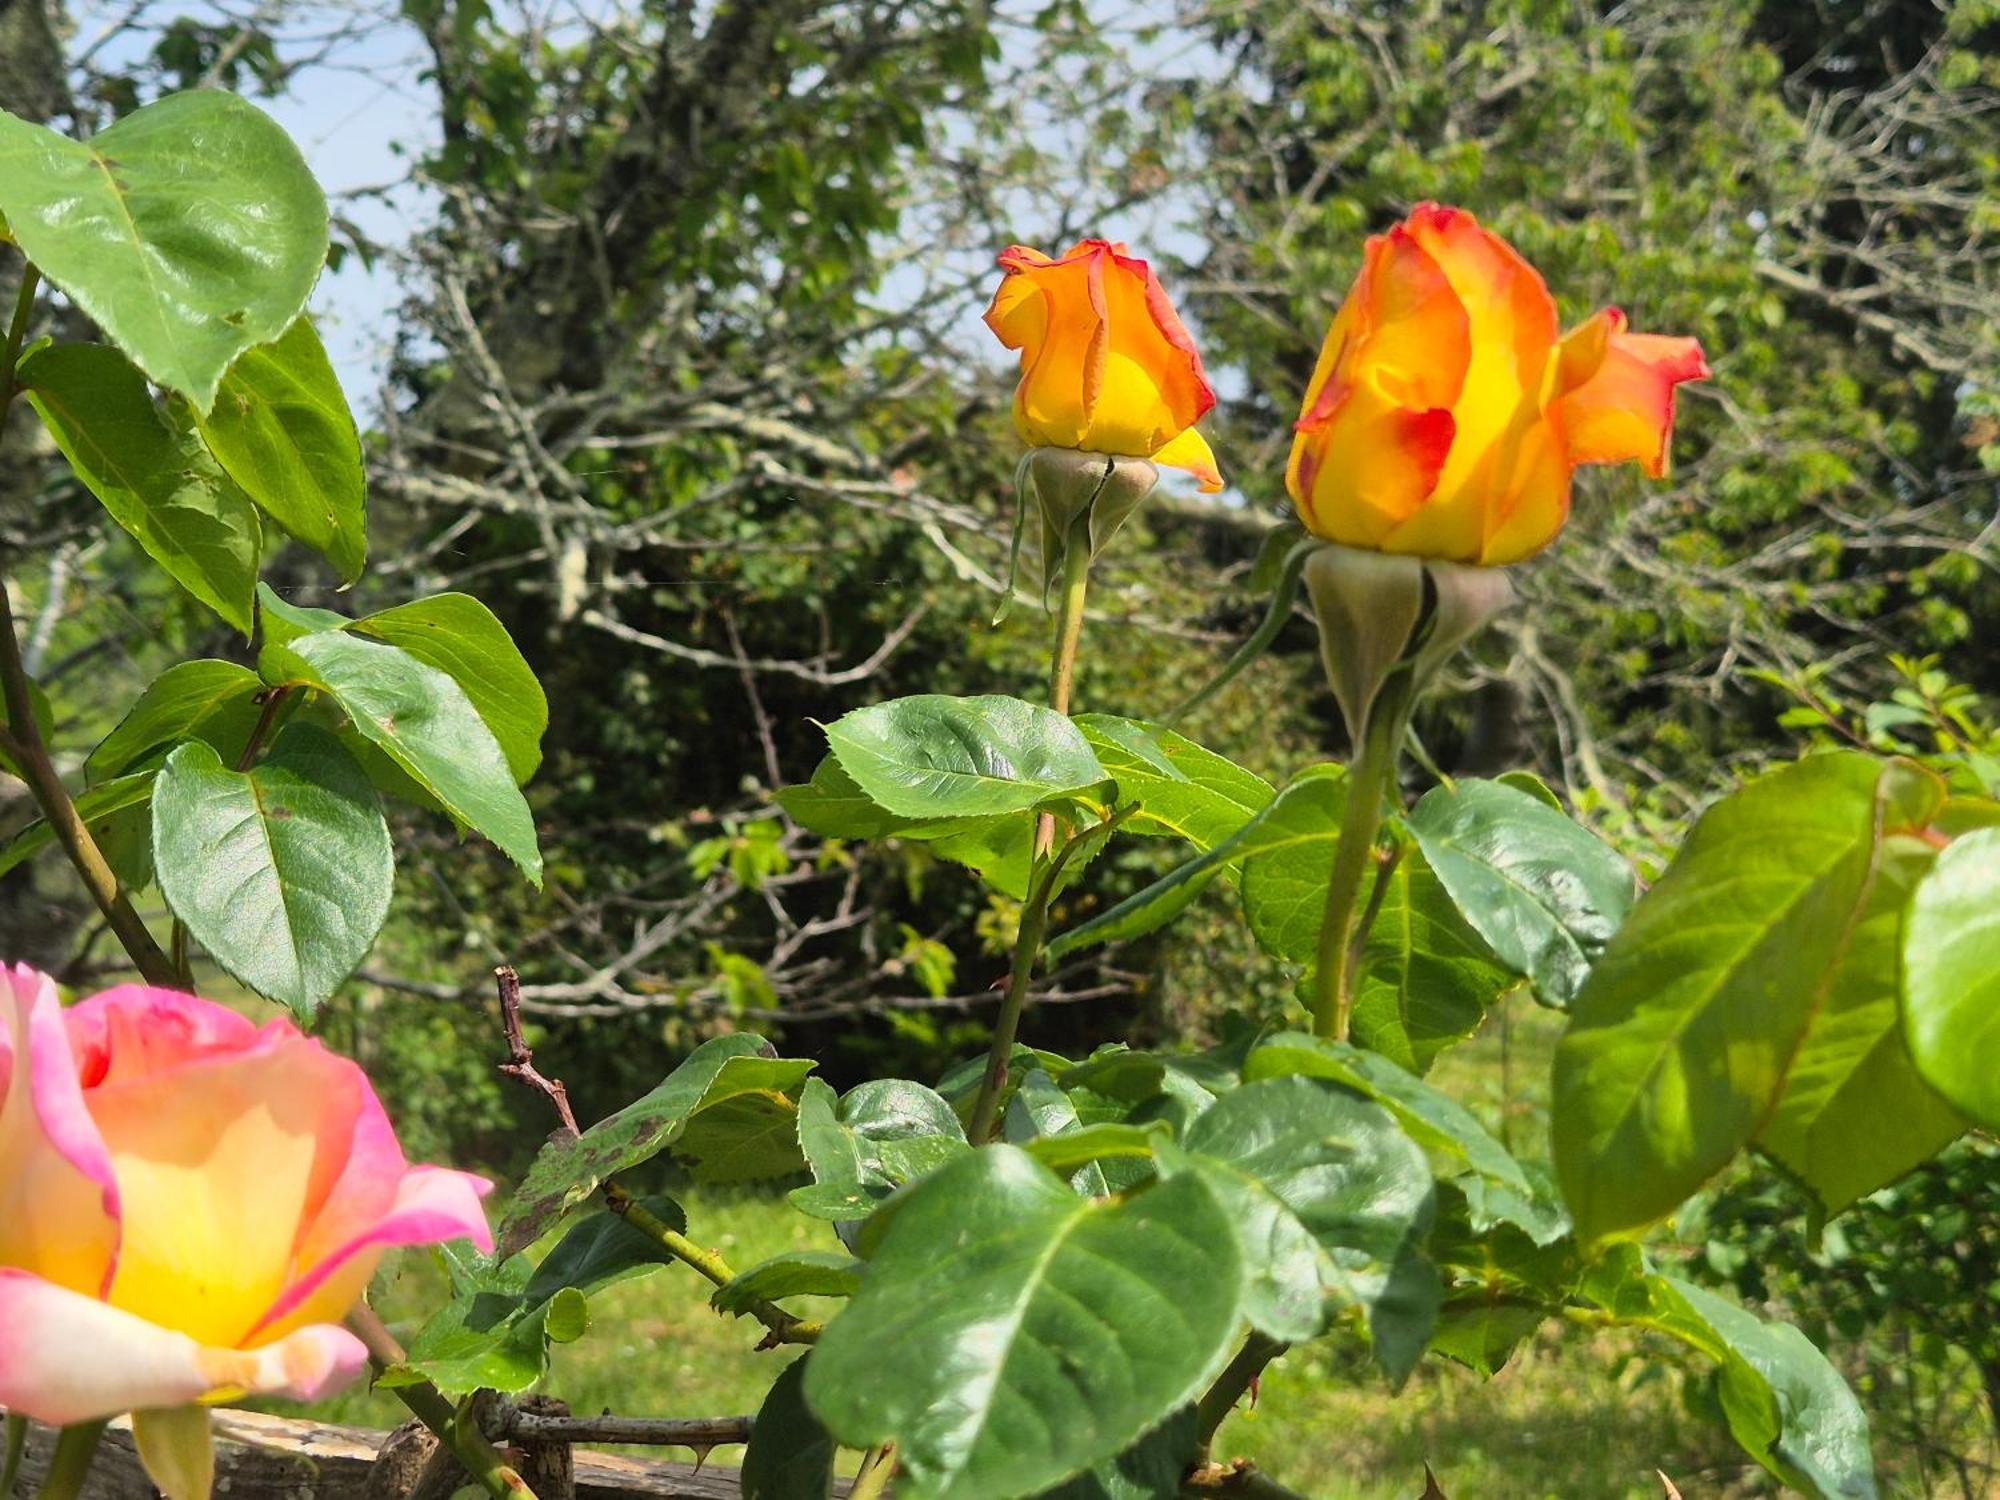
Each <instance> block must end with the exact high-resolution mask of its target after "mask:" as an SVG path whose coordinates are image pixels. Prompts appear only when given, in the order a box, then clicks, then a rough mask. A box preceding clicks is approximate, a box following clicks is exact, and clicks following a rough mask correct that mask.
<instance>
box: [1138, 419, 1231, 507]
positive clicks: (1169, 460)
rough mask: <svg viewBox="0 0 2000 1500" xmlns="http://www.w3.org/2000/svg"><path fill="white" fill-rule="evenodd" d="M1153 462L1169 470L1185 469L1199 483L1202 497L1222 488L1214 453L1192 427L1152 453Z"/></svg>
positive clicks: (1206, 441) (1219, 471) (1220, 473)
mask: <svg viewBox="0 0 2000 1500" xmlns="http://www.w3.org/2000/svg"><path fill="white" fill-rule="evenodd" d="M1153 462H1154V463H1156V464H1160V465H1162V466H1163V467H1165V468H1169V469H1186V470H1187V471H1188V473H1190V474H1192V475H1194V477H1195V478H1196V479H1199V480H1200V481H1201V492H1202V493H1203V494H1204V495H1213V494H1214V493H1216V491H1218V490H1220V489H1221V488H1222V470H1221V469H1219V468H1217V467H1216V464H1215V452H1214V450H1213V449H1211V448H1210V447H1209V446H1208V439H1207V438H1205V437H1203V436H1202V435H1201V434H1200V433H1199V432H1197V431H1195V430H1194V428H1192V427H1190V428H1188V430H1187V431H1186V432H1183V433H1182V434H1181V435H1180V436H1179V437H1177V438H1175V439H1173V440H1172V441H1171V442H1169V443H1168V444H1167V445H1166V446H1165V447H1164V448H1161V449H1160V450H1159V451H1158V452H1156V453H1154V455H1153Z"/></svg>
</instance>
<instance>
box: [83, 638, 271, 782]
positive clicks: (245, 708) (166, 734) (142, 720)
mask: <svg viewBox="0 0 2000 1500" xmlns="http://www.w3.org/2000/svg"><path fill="white" fill-rule="evenodd" d="M263 691H264V683H263V680H262V679H261V678H259V677H258V676H257V674H256V673H255V672H253V671H251V670H250V669H249V668H248V667H239V666H238V665H236V663H235V662H233V661H184V662H180V663H178V664H177V665H175V666H171V667H168V668H167V670H166V671H164V672H162V673H161V674H160V675H159V676H158V677H155V678H154V679H153V680H152V682H151V683H149V684H148V685H147V687H146V691H145V692H143V693H141V694H140V695H139V701H138V702H137V703H134V704H133V705H132V706H131V708H129V709H127V710H126V712H125V717H124V718H122V719H120V720H119V721H118V727H117V728H116V729H113V730H112V731H111V733H109V734H107V735H106V736H105V737H104V739H103V740H102V742H100V743H99V745H98V747H97V748H96V749H95V750H93V751H91V752H90V758H89V759H87V760H86V761H84V763H83V777H84V780H85V781H86V782H89V783H91V784H93V785H95V784H96V783H98V782H101V781H104V780H106V779H108V778H110V777H113V776H116V775H118V774H119V773H120V772H121V771H126V770H129V769H130V768H131V766H132V764H133V763H134V762H135V761H138V760H141V759H143V758H144V757H145V756H146V755H147V754H148V753H150V752H151V751H154V750H157V749H159V748H160V747H161V746H162V745H171V744H174V743H176V742H177V741H180V740H184V739H201V740H206V741H207V742H208V743H209V744H211V745H213V746H214V747H215V749H216V753H217V754H218V755H219V756H220V757H221V758H222V759H223V760H224V761H226V762H231V763H233V762H234V761H235V760H236V758H237V757H238V756H240V755H241V754H242V753H243V747H244V745H245V744H247V743H248V742H249V739H250V735H251V732H252V730H253V729H254V728H255V726H256V723H257V719H258V715H259V705H258V703H257V697H258V695H259V694H260V693H262V692H263Z"/></svg>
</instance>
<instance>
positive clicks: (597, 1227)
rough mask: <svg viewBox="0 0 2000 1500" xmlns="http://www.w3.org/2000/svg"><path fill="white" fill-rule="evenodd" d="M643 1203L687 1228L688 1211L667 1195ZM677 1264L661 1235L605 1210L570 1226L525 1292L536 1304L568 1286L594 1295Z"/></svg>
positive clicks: (673, 1223)
mask: <svg viewBox="0 0 2000 1500" xmlns="http://www.w3.org/2000/svg"><path fill="white" fill-rule="evenodd" d="M638 1202H639V1206H640V1207H641V1208H643V1209H645V1210H646V1212H648V1213H650V1214H651V1215H652V1216H653V1217H654V1218H656V1219H658V1220H660V1221H661V1222H662V1223H664V1224H667V1225H669V1226H670V1227H672V1228H674V1229H677V1230H682V1231H685V1230H686V1229H687V1212H686V1210H684V1209H683V1208H682V1207H681V1206H680V1204H678V1203H677V1202H675V1201H674V1200H673V1199H672V1198H669V1197H666V1196H665V1195H663V1194H662V1195H656V1196H652V1197H646V1198H641V1199H639V1200H638ZM671 1264H673V1256H671V1255H670V1254H668V1253H667V1251H666V1250H665V1249H664V1248H663V1247H662V1246H661V1244H660V1242H659V1241H658V1240H656V1239H654V1238H653V1237H652V1236H651V1235H649V1234H647V1233H645V1232H644V1231H643V1230H639V1229H635V1228H633V1227H632V1225H631V1223H630V1222H629V1221H627V1220H626V1218H625V1216H624V1215H623V1214H615V1213H613V1212H611V1210H610V1209H603V1210H601V1211H599V1212H597V1213H594V1214H592V1215H590V1216H589V1217H588V1218H585V1219H579V1220H578V1221H577V1222H576V1223H574V1224H572V1225H571V1226H570V1227H569V1229H568V1230H567V1231H566V1232H565V1233H564V1234H563V1237H562V1238H561V1239H559V1240H557V1241H556V1243H555V1247H554V1248H553V1249H551V1250H550V1251H549V1253H548V1254H547V1255H545V1256H543V1257H542V1263H541V1264H540V1265H538V1266H536V1267H535V1272H534V1275H533V1276H531V1277H529V1279H528V1282H527V1285H526V1286H525V1287H523V1288H522V1296H523V1297H524V1298H525V1299H526V1300H527V1301H528V1302H529V1303H531V1304H532V1303H541V1302H546V1301H548V1299H549V1298H551V1297H553V1296H555V1294H556V1293H557V1292H559V1291H561V1290H563V1289H564V1288H565V1287H569V1288H572V1289H574V1290H576V1291H580V1292H584V1293H586V1294H594V1293H596V1292H600V1291H602V1290H603V1289H604V1288H605V1287H608V1286H612V1285H615V1284H616V1283H618V1282H620V1281H625V1280H629V1279H630V1278H631V1277H634V1276H643V1275H644V1274H646V1273H647V1272H648V1271H652V1270H654V1269H656V1268H658V1267H660V1266H664V1265H671Z"/></svg>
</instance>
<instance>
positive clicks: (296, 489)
mask: <svg viewBox="0 0 2000 1500" xmlns="http://www.w3.org/2000/svg"><path fill="white" fill-rule="evenodd" d="M195 420H196V423H197V424H198V425H199V427H200V428H201V435H202V439H203V441H204V442H206V443H207V444H208V451H209V452H211V453H213V454H214V455H215V457H216V460H217V461H218V462H219V463H221V465H222V467H223V469H224V470H225V471H226V472H227V473H228V475H229V477H230V478H231V479H233V480H235V481H236V482H237V484H238V485H240V486H242V489H243V493H244V494H246V495H248V496H249V497H250V498H251V499H252V500H254V501H256V502H257V504H258V506H259V507H260V508H261V509H262V510H263V512H264V514H265V515H267V516H269V517H270V518H271V519H272V520H274V521H276V522H277V523H278V524H279V525H280V526H282V527H283V528H284V529H285V530H286V531H287V532H289V533H290V534H291V535H293V536H294V537H297V538H298V539H299V540H300V541H301V542H304V543H305V544H306V545H307V546H308V547H311V548H312V549H313V550H314V551H315V552H318V553H320V554H321V555H322V556H324V557H325V558H326V560H327V561H328V562H330V563H332V564H333V567H334V571H335V572H337V573H338V574H339V575H340V578H341V581H342V582H343V583H352V582H354V580H355V579H356V578H358V577H360V576H361V564H362V562H363V561H364V560H365V559H366V557H367V555H368V522H367V515H366V499H367V493H368V481H367V476H366V474H365V473H364V471H363V468H362V460H361V434H360V433H359V432H357V431H356V430H355V426H354V415H353V413H352V412H350V411H349V410H348V408H347V397H346V396H345V395H344V394H342V392H341V389H340V381H339V379H338V377H336V376H335V375H334V373H333V365H332V363H331V362H330V361H329V360H328V359H327V357H326V349H325V347H324V346H323V345H322V344H321V343H320V340H319V334H318V332H317V331H316V330H315V329H314V328H313V322H312V319H311V318H309V317H307V316H306V315H305V314H303V313H301V314H300V315H299V316H298V317H296V318H294V319H293V320H292V325H291V327H289V328H287V329H286V330H285V331H284V332H283V333H282V334H280V335H279V336H278V337H277V338H275V339H273V340H272V341H271V342H270V343H268V344H259V345H258V346H257V347H256V348H254V349H247V350H245V351H244V352H243V354H242V355H240V356H239V357H238V358H237V360H236V362H235V363H234V364H232V365H230V366H229V370H228V373H227V374H225V375H224V376H223V377H222V384H221V386H220V387H219V388H218V389H217V391H216V393H215V405H214V406H213V407H212V408H210V410H209V411H208V413H207V414H206V415H201V414H199V413H197V415H196V418H195Z"/></svg>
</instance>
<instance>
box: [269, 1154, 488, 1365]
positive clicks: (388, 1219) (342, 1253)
mask: <svg viewBox="0 0 2000 1500" xmlns="http://www.w3.org/2000/svg"><path fill="white" fill-rule="evenodd" d="M492 1191H493V1184H492V1183H490V1182H488V1181H487V1180H486V1179H485V1178H483V1177H475V1176H473V1175H472V1174H471V1173H470V1172H454V1171H452V1170H450V1169H449V1168H446V1167H411V1168H410V1169H409V1170H408V1171H406V1172H405V1173H404V1174H403V1176H402V1179H401V1181H400V1182H398V1183H397V1184H396V1190H395V1201H394V1202H393V1203H392V1204H391V1205H390V1208H389V1211H388V1212H387V1213H386V1214H384V1215H383V1216H382V1217H381V1218H379V1219H377V1220H375V1222H373V1223H371V1224H366V1225H362V1226H357V1229H356V1232H355V1233H354V1234H353V1235H352V1237H351V1238H349V1239H348V1240H346V1241H345V1242H344V1243H341V1244H338V1245H336V1246H334V1247H333V1248H332V1249H331V1250H329V1251H328V1252H327V1253H326V1254H325V1255H323V1256H322V1257H321V1258H320V1259H319V1260H318V1261H317V1262H315V1263H312V1264H310V1267H309V1269H307V1270H306V1271H305V1272H304V1274H302V1275H301V1276H300V1277H299V1279H298V1280H297V1281H295V1282H293V1283H292V1284H291V1285H290V1286H288V1287H286V1288H285V1290H284V1292H283V1293H282V1294H281V1295H280V1296H279V1297H278V1300H277V1301H276V1302H274V1303H272V1305H271V1308H270V1310H269V1311H268V1312H266V1313H265V1314H264V1316H263V1317H262V1318H261V1319H259V1320H258V1322H257V1326H256V1327H255V1328H254V1329H252V1330H251V1337H253V1338H255V1337H261V1336H264V1335H266V1334H268V1333H269V1332H271V1331H272V1330H274V1329H280V1330H281V1329H285V1328H288V1327H296V1326H298V1325H299V1324H300V1323H305V1322H311V1321H313V1320H316V1319H322V1318H332V1317H339V1316H340V1315H341V1314H343V1313H345V1312H346V1311H347V1309H348V1308H349V1307H351V1306H352V1305H353V1303H354V1300H355V1299H356V1298H358V1297H359V1296H360V1295H361V1293H362V1291H363V1289H364V1288H366V1286H367V1285H368V1278H369V1277H370V1276H371V1275H373V1274H374V1270H375V1264H376V1262H377V1261H378V1260H379V1259H380V1258H381V1252H382V1251H384V1250H392V1249H396V1248H398V1247H400V1246H405V1245H437V1244H443V1243H444V1242H445V1241H447V1240H471V1241H472V1243H473V1245H474V1247H475V1248H477V1249H478V1250H479V1251H480V1253H481V1254H491V1253H492V1250H493V1231H492V1229H491V1227H490V1226H489V1225H488V1224H487V1222H486V1212H485V1210H484V1209H482V1208H481V1207H480V1206H479V1200H480V1199H481V1198H483V1197H485V1196H486V1195H487V1194H488V1193H490V1192H492ZM301 1259H302V1263H303V1257H302V1258H301Z"/></svg>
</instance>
